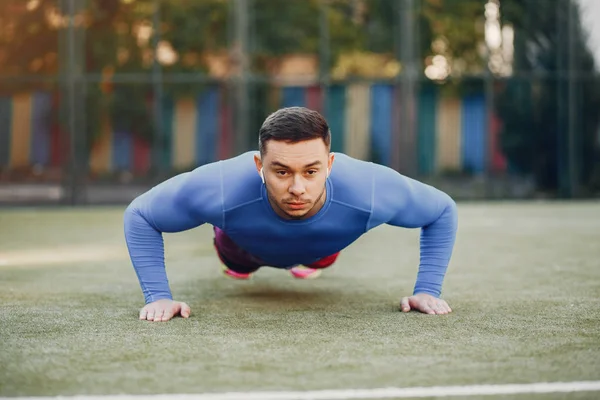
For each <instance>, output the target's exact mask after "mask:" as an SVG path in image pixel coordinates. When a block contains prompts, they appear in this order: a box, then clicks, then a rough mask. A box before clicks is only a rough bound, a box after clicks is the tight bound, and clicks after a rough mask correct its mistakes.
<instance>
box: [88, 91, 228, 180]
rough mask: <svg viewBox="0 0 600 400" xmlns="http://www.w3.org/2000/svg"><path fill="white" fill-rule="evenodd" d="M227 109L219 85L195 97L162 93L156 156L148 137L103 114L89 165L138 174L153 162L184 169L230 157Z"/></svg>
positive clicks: (171, 167) (161, 165)
mask: <svg viewBox="0 0 600 400" xmlns="http://www.w3.org/2000/svg"><path fill="white" fill-rule="evenodd" d="M230 115H231V113H230V112H229V110H228V106H227V105H226V104H225V102H224V100H223V96H222V93H221V89H220V88H218V87H212V88H209V89H206V90H204V91H203V92H201V93H199V94H198V95H197V96H196V97H182V98H178V99H172V98H167V99H165V100H164V103H163V107H162V119H163V126H162V129H161V130H160V132H159V137H158V139H157V140H158V142H157V145H156V146H155V147H156V148H157V149H158V150H157V153H156V154H155V155H154V157H156V158H153V154H152V150H151V146H150V144H149V143H148V142H146V141H144V140H141V139H140V138H139V137H138V136H137V135H135V132H130V131H124V130H117V129H113V127H112V125H111V123H110V121H109V120H108V118H105V119H104V121H103V123H102V133H101V135H100V138H99V139H98V140H97V142H96V143H95V145H94V146H93V148H92V153H91V155H90V170H91V171H92V172H95V173H105V172H111V171H123V170H125V171H132V172H135V173H137V174H143V173H145V172H147V171H148V169H149V168H150V166H151V165H155V164H158V165H157V167H161V168H164V169H167V170H168V169H175V170H188V169H191V168H194V167H195V166H198V165H203V164H206V163H209V162H213V161H216V160H219V159H223V158H227V157H230V156H231V155H233V154H232V153H231V147H232V132H231V122H230V121H229V120H230V118H231V117H230ZM153 160H154V161H153Z"/></svg>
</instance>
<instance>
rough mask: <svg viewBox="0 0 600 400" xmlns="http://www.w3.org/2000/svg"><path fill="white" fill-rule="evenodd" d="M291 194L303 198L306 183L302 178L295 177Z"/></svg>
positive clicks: (290, 190) (290, 189)
mask: <svg viewBox="0 0 600 400" xmlns="http://www.w3.org/2000/svg"><path fill="white" fill-rule="evenodd" d="M289 192H290V193H291V194H293V195H294V196H296V197H299V196H302V195H303V194H304V193H305V192H306V188H305V186H304V181H303V179H302V177H300V176H295V177H294V181H293V182H292V185H291V186H290V188H289Z"/></svg>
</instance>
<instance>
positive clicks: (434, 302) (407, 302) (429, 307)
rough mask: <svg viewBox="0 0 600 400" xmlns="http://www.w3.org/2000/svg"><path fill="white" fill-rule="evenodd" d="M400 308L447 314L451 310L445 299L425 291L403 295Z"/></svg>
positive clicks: (404, 310) (403, 310) (406, 310)
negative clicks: (408, 295)
mask: <svg viewBox="0 0 600 400" xmlns="http://www.w3.org/2000/svg"><path fill="white" fill-rule="evenodd" d="M400 309H401V310H402V312H409V311H410V310H417V311H421V312H422V313H425V314H448V313H451V312H452V309H451V308H450V306H449V305H448V303H446V301H445V300H442V299H438V298H437V297H433V296H432V295H430V294H427V293H417V294H415V295H413V296H410V297H404V298H403V299H402V302H401V303H400Z"/></svg>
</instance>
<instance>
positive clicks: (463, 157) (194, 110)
mask: <svg viewBox="0 0 600 400" xmlns="http://www.w3.org/2000/svg"><path fill="white" fill-rule="evenodd" d="M593 56H594V55H593V54H592V53H591V52H590V50H589V46H587V44H586V33H585V29H584V27H583V26H582V24H581V18H580V13H579V9H578V7H577V4H576V2H574V1H569V0H291V1H278V0H188V1H185V0H102V1H100V0H44V1H42V0H4V1H2V2H1V3H0V199H2V201H4V202H11V203H18V204H23V203H25V202H31V201H36V202H39V201H42V202H48V203H65V204H85V203H103V202H126V201H129V200H130V199H131V198H132V197H133V196H135V195H136V194H138V193H140V192H142V191H144V190H146V189H147V188H148V187H150V186H151V185H154V184H156V183H157V182H159V181H161V180H163V179H166V178H167V177H169V176H172V175H174V174H177V173H179V172H182V171H186V170H189V169H192V168H194V167H196V166H198V165H202V164H205V163H209V162H212V161H216V160H219V159H224V158H227V157H231V156H234V155H236V154H239V153H241V152H244V151H248V150H254V149H256V139H257V133H258V129H259V127H260V125H261V123H262V121H263V119H264V118H265V117H266V116H267V115H268V114H269V113H270V112H272V111H274V110H276V109H278V108H280V107H285V106H293V105H301V106H306V107H310V108H313V109H316V110H318V111H320V112H322V113H323V114H324V115H325V116H326V118H327V120H328V122H329V123H330V126H331V130H332V135H333V142H332V148H333V151H337V152H345V153H347V154H349V155H351V156H354V157H357V158H361V159H366V160H372V161H375V162H379V163H382V164H385V165H388V166H390V167H392V168H394V169H396V170H398V171H400V172H402V173H404V174H406V175H408V176H411V177H415V178H418V179H422V180H424V181H427V182H431V183H432V184H435V185H436V186H438V187H440V188H442V189H444V190H446V191H448V192H449V193H450V194H452V195H453V196H455V197H456V198H492V197H493V198H513V197H521V198H531V197H536V196H540V195H543V196H553V197H565V198H570V197H584V196H593V195H594V194H595V193H597V192H598V190H599V187H600V182H599V181H600V179H599V178H600V174H599V165H600V160H599V151H598V149H599V145H600V144H599V135H598V126H599V125H598V123H599V121H598V119H599V115H600V113H599V112H598V110H599V109H600V91H599V89H600V86H599V84H598V82H599V81H598V75H597V73H596V71H595V67H594V58H593Z"/></svg>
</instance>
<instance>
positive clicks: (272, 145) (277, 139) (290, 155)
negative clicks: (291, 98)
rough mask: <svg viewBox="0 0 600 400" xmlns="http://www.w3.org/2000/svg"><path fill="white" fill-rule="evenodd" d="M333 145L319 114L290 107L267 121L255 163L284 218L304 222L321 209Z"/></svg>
mask: <svg viewBox="0 0 600 400" xmlns="http://www.w3.org/2000/svg"><path fill="white" fill-rule="evenodd" d="M330 144H331V133H330V131H329V126H328V125H327V122H326V121H325V118H323V117H322V116H321V115H320V114H319V113H318V112H316V111H312V110H309V109H307V108H304V107H290V108H283V109H280V110H278V111H276V112H274V113H273V114H271V115H269V116H268V117H267V119H266V120H265V122H264V123H263V125H262V127H261V128H260V132H259V139H258V146H259V150H260V157H259V156H255V160H254V161H255V162H256V169H257V170H258V173H259V174H260V175H261V177H262V179H263V181H264V183H265V185H266V188H267V193H268V195H269V201H270V203H271V205H272V206H273V208H274V209H275V211H276V212H277V213H278V214H279V215H280V216H282V217H284V218H290V219H302V218H307V217H310V216H312V215H314V214H316V213H317V211H319V210H320V209H321V207H322V206H323V204H324V202H325V197H326V193H325V182H326V180H327V177H328V176H329V172H330V170H331V166H332V164H333V154H332V153H330Z"/></svg>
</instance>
